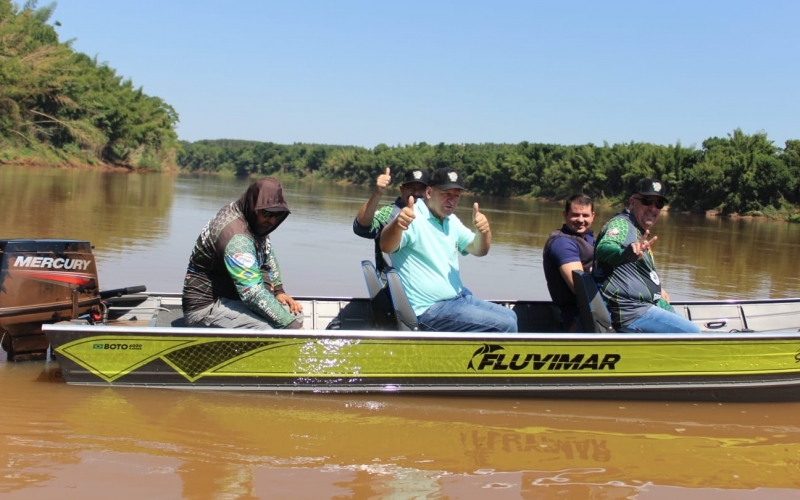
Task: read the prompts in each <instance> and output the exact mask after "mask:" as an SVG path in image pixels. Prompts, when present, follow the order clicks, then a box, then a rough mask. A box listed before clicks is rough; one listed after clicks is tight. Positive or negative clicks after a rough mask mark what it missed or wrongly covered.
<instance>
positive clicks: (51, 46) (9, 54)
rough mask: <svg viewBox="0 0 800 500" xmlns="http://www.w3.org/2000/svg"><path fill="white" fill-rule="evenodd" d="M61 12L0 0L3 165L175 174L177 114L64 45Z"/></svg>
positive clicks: (0, 140)
mask: <svg viewBox="0 0 800 500" xmlns="http://www.w3.org/2000/svg"><path fill="white" fill-rule="evenodd" d="M54 8H55V4H50V5H48V6H46V7H42V8H37V6H36V2H35V1H30V0H29V1H28V2H26V3H25V4H24V5H23V6H22V7H17V6H16V5H15V4H14V3H12V2H11V1H10V0H0V162H14V163H36V164H41V163H45V164H51V165H56V164H64V163H72V164H81V165H85V164H89V165H100V164H111V165H121V166H128V167H132V168H147V169H150V170H161V169H164V168H170V167H174V166H175V156H176V152H177V148H178V136H177V134H176V132H175V124H176V123H177V121H178V115H177V113H176V112H175V110H174V109H173V108H172V107H171V106H169V105H168V104H167V103H165V102H164V101H163V100H161V99H160V98H158V97H152V96H148V95H146V94H145V93H144V92H143V91H142V89H141V88H135V87H134V85H133V82H132V81H131V80H129V79H123V78H122V77H121V76H118V75H117V74H116V72H115V70H114V69H112V68H111V67H109V66H108V65H107V64H105V63H101V62H98V61H97V59H96V58H95V59H93V58H90V57H89V56H87V55H85V54H81V53H78V52H76V51H74V50H73V49H72V48H71V46H70V43H71V42H66V43H61V42H60V41H59V39H58V34H57V33H56V30H55V28H54V26H51V25H50V24H48V21H49V19H50V17H51V15H52V13H53V9H54Z"/></svg>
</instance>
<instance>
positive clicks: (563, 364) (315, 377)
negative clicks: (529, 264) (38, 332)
mask: <svg viewBox="0 0 800 500" xmlns="http://www.w3.org/2000/svg"><path fill="white" fill-rule="evenodd" d="M47 330H48V331H47V333H48V337H49V338H50V340H51V342H52V344H53V347H54V348H55V353H56V356H57V359H58V361H59V364H60V366H61V368H62V372H63V376H64V378H65V380H66V381H67V382H69V383H72V384H87V385H117V386H148V387H165V388H195V389H225V390H231V389H233V390H263V391H313V392H414V393H420V392H424V393H451V394H452V393H463V394H476V393H480V394H494V395H503V394H505V395H519V394H525V395H536V396H542V397H563V396H573V397H612V398H637V399H641V398H645V399H725V400H739V399H760V400H764V399H767V400H768V399H773V400H778V399H796V398H798V397H799V396H800V363H798V359H800V343H799V342H798V338H797V337H796V336H794V335H791V334H779V333H776V334H763V333H759V334H748V335H744V336H742V335H739V336H737V337H733V336H727V335H726V336H720V335H698V336H691V337H689V336H686V335H598V334H540V335H534V334H519V335H515V336H510V335H488V334H437V335H435V336H434V335H425V334H420V333H406V334H404V335H398V334H393V333H388V332H359V331H335V332H334V331H311V332H308V333H307V334H304V335H298V334H296V333H294V334H292V333H289V334H284V333H285V332H280V333H278V332H255V333H247V334H244V333H242V332H241V331H238V330H212V331H209V330H205V329H194V328H172V329H166V328H128V329H125V328H121V327H86V326H83V327H82V326H70V325H52V326H50V327H48V329H47ZM85 330H90V331H88V332H87V331H85Z"/></svg>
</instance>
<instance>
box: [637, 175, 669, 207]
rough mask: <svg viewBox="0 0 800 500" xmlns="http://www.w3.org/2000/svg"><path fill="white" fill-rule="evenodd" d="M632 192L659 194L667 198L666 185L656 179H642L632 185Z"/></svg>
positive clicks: (645, 194)
mask: <svg viewBox="0 0 800 500" xmlns="http://www.w3.org/2000/svg"><path fill="white" fill-rule="evenodd" d="M633 194H640V195H642V196H660V197H662V198H664V201H665V202H669V200H668V199H667V187H666V186H665V185H664V184H663V183H662V182H661V181H660V180H658V179H642V180H640V181H639V182H637V183H636V185H635V186H634V187H633Z"/></svg>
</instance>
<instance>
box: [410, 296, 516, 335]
mask: <svg viewBox="0 0 800 500" xmlns="http://www.w3.org/2000/svg"><path fill="white" fill-rule="evenodd" d="M417 324H418V325H419V329H420V330H426V331H434V332H512V333H516V332H517V313H515V312H514V311H512V310H511V309H509V308H507V307H503V306H501V305H498V304H494V303H492V302H486V301H485V300H481V299H476V298H475V297H473V296H472V292H470V291H469V290H467V289H466V288H462V290H461V293H460V294H459V295H458V296H457V297H455V298H453V299H450V300H442V301H440V302H437V303H435V304H433V305H432V306H430V307H429V308H428V309H427V310H426V311H425V312H424V313H422V314H420V315H419V316H418V317H417Z"/></svg>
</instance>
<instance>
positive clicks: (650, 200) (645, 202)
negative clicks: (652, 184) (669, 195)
mask: <svg viewBox="0 0 800 500" xmlns="http://www.w3.org/2000/svg"><path fill="white" fill-rule="evenodd" d="M633 199H634V200H639V202H640V203H641V204H642V205H644V206H646V207H649V206H650V205H653V204H655V206H656V208H657V209H659V210H661V209H662V208H664V204H665V203H664V200H654V199H653V198H644V197H643V198H635V197H634V198H633Z"/></svg>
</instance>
